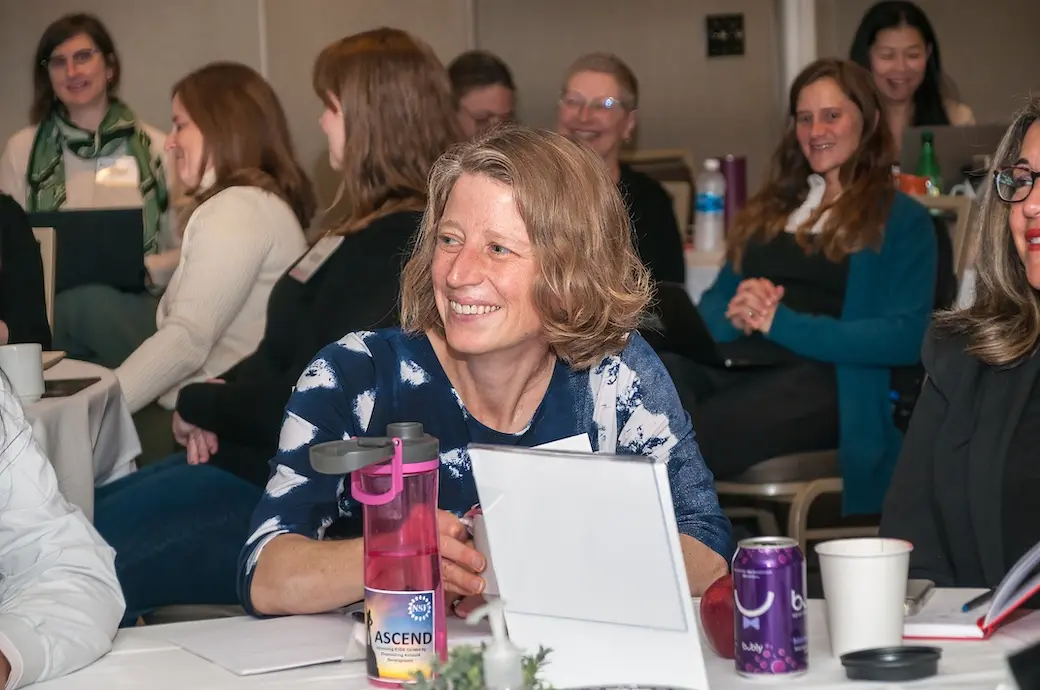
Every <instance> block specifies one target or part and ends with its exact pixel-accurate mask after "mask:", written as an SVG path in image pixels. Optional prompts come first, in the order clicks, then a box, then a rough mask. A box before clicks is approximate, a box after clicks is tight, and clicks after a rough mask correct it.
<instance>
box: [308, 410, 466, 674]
mask: <svg viewBox="0 0 1040 690" xmlns="http://www.w3.org/2000/svg"><path fill="white" fill-rule="evenodd" d="M438 450H439V443H438V441H437V439H436V438H434V437H433V436H430V435H429V434H426V433H424V432H423V427H422V424H419V423H418V422H399V423H396V424H389V425H387V428H386V437H385V438H356V439H351V440H349V441H334V442H332V443H323V444H319V445H316V446H314V447H312V448H311V451H310V461H311V466H312V467H313V468H314V469H315V471H317V472H320V473H322V474H331V475H345V474H349V475H350V493H351V496H353V497H354V498H355V499H356V500H357V501H359V502H360V503H361V504H362V505H363V506H364V508H363V516H364V517H363V522H364V530H365V532H364V534H365V626H366V629H367V630H366V644H367V655H366V656H367V670H368V679H369V682H370V683H371V684H372V685H376V686H379V687H400V686H401V685H402V684H408V683H410V682H413V680H414V678H413V674H415V673H421V674H423V675H424V676H426V677H427V678H431V677H432V675H433V669H432V665H433V662H434V661H436V660H438V659H439V660H441V661H444V660H445V659H446V658H447V653H448V636H447V628H446V627H445V620H444V618H445V617H444V588H443V585H442V583H441V569H440V553H439V551H438V548H437V544H438V537H439V533H438V530H437V488H438V487H437V480H438V472H439V469H440V459H439V455H438Z"/></svg>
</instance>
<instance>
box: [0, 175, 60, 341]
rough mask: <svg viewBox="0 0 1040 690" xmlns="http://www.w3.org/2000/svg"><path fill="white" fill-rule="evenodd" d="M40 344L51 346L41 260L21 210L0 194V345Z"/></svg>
mask: <svg viewBox="0 0 1040 690" xmlns="http://www.w3.org/2000/svg"><path fill="white" fill-rule="evenodd" d="M8 343H40V344H41V345H43V349H44V350H48V349H50V346H51V328H50V325H49V324H48V323H47V302H46V295H45V294H44V288H43V260H42V259H41V257H40V245H39V244H38V243H37V242H36V238H35V237H34V236H33V233H32V227H30V226H29V218H28V216H26V215H25V211H23V210H22V207H21V206H19V205H18V202H16V201H15V200H14V199H12V198H11V197H9V196H8V195H6V194H0V345H6V344H8Z"/></svg>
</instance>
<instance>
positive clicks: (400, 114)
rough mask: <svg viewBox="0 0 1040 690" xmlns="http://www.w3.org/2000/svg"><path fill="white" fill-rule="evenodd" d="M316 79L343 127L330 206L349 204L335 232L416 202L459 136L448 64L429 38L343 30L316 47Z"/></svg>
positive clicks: (415, 206)
mask: <svg viewBox="0 0 1040 690" xmlns="http://www.w3.org/2000/svg"><path fill="white" fill-rule="evenodd" d="M313 85H314V92H315V93H316V94H317V95H318V98H320V99H321V100H322V102H324V103H325V105H326V106H328V107H329V108H333V109H336V110H339V111H340V112H342V113H343V122H344V126H345V128H346V132H345V134H346V139H345V143H344V146H343V166H342V170H341V178H340V187H339V191H338V192H337V194H336V200H335V201H333V203H332V206H333V207H336V206H337V205H338V203H339V202H340V201H341V200H343V201H345V202H346V205H347V208H348V210H347V213H346V214H345V216H344V217H342V218H340V219H339V223H338V226H337V227H336V228H335V232H337V233H338V234H341V235H346V234H350V233H353V232H357V231H358V230H361V229H363V228H365V227H367V226H368V225H369V224H370V223H371V222H372V221H374V220H376V219H377V218H380V217H382V216H385V215H389V214H391V213H395V212H397V211H404V210H416V211H418V210H421V209H422V208H423V206H424V205H425V203H426V178H427V176H428V175H429V174H430V168H431V167H432V166H433V162H434V161H436V160H437V158H438V156H440V155H441V154H442V153H444V152H445V151H447V150H448V148H449V147H450V146H451V145H452V144H454V143H455V142H457V141H460V140H461V139H462V134H461V132H460V130H459V125H458V121H457V119H456V117H455V107H454V102H453V101H452V95H451V82H450V80H449V79H448V71H447V70H446V69H445V68H444V65H443V64H442V63H441V61H440V60H439V59H437V56H436V55H435V54H434V52H433V50H432V49H431V48H430V46H428V45H427V44H426V43H425V42H423V41H422V40H421V39H419V38H416V37H415V36H412V35H411V34H409V33H407V32H405V31H401V30H400V29H389V28H381V29H374V30H372V31H365V32H362V33H359V34H354V35H353V36H347V37H346V38H342V39H340V40H338V41H335V42H333V43H331V44H330V45H328V46H326V48H325V49H324V50H322V51H321V53H320V54H319V55H318V58H317V59H316V60H315V62H314V74H313Z"/></svg>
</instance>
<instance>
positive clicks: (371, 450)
mask: <svg viewBox="0 0 1040 690" xmlns="http://www.w3.org/2000/svg"><path fill="white" fill-rule="evenodd" d="M394 438H399V439H401V442H402V446H403V448H402V452H401V459H402V460H403V461H404V464H406V465H409V464H412V463H418V462H429V461H430V460H433V459H435V458H436V457H437V455H438V453H439V452H440V443H439V442H438V441H437V439H435V438H434V437H433V436H430V435H429V434H427V433H425V432H423V425H422V424H420V423H419V422H395V423H393V424H387V426H386V436H374V437H365V436H361V437H358V438H354V439H350V440H349V441H329V442H328V443H319V444H317V445H314V446H311V449H310V460H311V467H313V468H314V471H315V472H320V473H322V474H350V473H351V472H355V471H357V470H360V469H361V468H362V467H368V466H369V465H375V464H377V463H380V462H386V461H387V460H389V459H390V458H392V457H393V455H394V445H393V440H392V439H394Z"/></svg>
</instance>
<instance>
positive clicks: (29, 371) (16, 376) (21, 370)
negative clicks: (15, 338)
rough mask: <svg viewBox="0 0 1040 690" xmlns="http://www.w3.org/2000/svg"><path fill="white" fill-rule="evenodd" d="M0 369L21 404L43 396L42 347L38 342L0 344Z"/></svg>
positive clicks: (32, 401) (34, 400)
mask: <svg viewBox="0 0 1040 690" xmlns="http://www.w3.org/2000/svg"><path fill="white" fill-rule="evenodd" d="M0 371H2V372H3V373H4V375H5V376H6V377H7V380H8V381H9V382H10V386H11V389H12V390H11V392H12V393H13V394H14V396H15V397H16V398H18V400H19V402H21V403H22V404H23V405H27V404H29V403H34V402H36V401H37V400H39V399H40V397H41V396H43V347H42V346H41V345H40V344H39V343H18V344H16V345H0Z"/></svg>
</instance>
